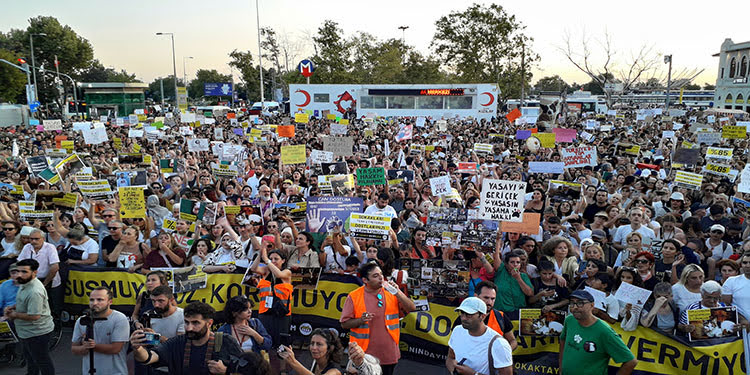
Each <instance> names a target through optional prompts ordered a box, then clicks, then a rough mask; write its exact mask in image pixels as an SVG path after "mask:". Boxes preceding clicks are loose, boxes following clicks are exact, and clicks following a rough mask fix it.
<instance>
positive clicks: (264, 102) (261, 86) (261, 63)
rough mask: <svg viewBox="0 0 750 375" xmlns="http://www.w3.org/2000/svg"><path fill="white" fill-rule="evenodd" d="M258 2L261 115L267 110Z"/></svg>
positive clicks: (256, 8) (256, 17)
mask: <svg viewBox="0 0 750 375" xmlns="http://www.w3.org/2000/svg"><path fill="white" fill-rule="evenodd" d="M258 9H259V8H258V0H255V21H256V22H257V23H258V70H259V71H260V114H261V115H262V114H263V111H264V110H265V109H266V101H265V100H266V99H265V94H264V93H263V90H264V89H263V54H262V53H261V50H260V10H258Z"/></svg>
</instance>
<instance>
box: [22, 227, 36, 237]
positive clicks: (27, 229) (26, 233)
mask: <svg viewBox="0 0 750 375" xmlns="http://www.w3.org/2000/svg"><path fill="white" fill-rule="evenodd" d="M34 229H35V228H34V227H29V226H26V225H24V226H23V228H21V235H22V236H30V235H31V231H33V230H34Z"/></svg>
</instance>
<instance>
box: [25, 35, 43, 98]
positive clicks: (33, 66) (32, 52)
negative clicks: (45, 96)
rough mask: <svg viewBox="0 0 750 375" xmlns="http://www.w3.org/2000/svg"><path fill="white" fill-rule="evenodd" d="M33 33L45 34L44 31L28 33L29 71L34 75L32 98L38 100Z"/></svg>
mask: <svg viewBox="0 0 750 375" xmlns="http://www.w3.org/2000/svg"><path fill="white" fill-rule="evenodd" d="M34 35H36V36H47V34H46V33H30V34H29V44H31V67H32V69H31V71H32V74H33V75H34V100H36V101H39V91H38V90H37V88H36V69H34V68H35V67H36V65H35V64H34Z"/></svg>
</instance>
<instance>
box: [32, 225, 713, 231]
mask: <svg viewBox="0 0 750 375" xmlns="http://www.w3.org/2000/svg"><path fill="white" fill-rule="evenodd" d="M24 228H26V227H24ZM715 230H718V231H720V232H721V233H724V232H726V230H725V229H724V226H723V225H721V224H714V225H712V226H711V229H710V230H709V232H713V231H715ZM21 233H23V231H21Z"/></svg>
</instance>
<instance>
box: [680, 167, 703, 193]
mask: <svg viewBox="0 0 750 375" xmlns="http://www.w3.org/2000/svg"><path fill="white" fill-rule="evenodd" d="M674 182H675V184H677V186H682V187H684V188H688V189H692V190H700V188H701V184H702V183H703V175H702V174H697V173H691V172H686V171H676V174H675V177H674Z"/></svg>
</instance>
